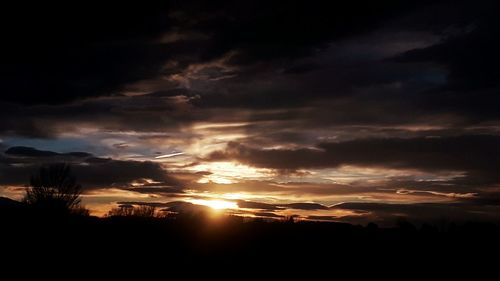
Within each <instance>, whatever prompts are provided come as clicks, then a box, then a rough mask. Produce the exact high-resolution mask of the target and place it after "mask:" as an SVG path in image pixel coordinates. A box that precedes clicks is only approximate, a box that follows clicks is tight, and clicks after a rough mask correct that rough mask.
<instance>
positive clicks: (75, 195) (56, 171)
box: [24, 163, 82, 211]
mask: <svg viewBox="0 0 500 281" xmlns="http://www.w3.org/2000/svg"><path fill="white" fill-rule="evenodd" d="M81 191H82V186H81V185H79V184H78V183H77V182H76V178H75V177H74V176H73V175H72V174H71V168H70V166H69V165H68V164H65V163H57V164H51V165H49V166H43V167H41V168H40V169H39V171H38V173H37V174H35V175H32V176H31V179H30V186H29V187H28V189H27V190H26V196H25V198H24V201H25V202H26V203H27V204H28V205H32V206H35V207H40V208H44V209H47V210H54V211H71V210H77V209H81V208H80V202H81V199H80V194H81Z"/></svg>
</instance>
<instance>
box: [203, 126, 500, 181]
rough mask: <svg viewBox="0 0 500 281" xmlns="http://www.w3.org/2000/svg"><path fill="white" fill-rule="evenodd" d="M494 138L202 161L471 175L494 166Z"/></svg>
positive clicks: (344, 145) (234, 152)
mask: <svg viewBox="0 0 500 281" xmlns="http://www.w3.org/2000/svg"><path fill="white" fill-rule="evenodd" d="M499 144H500V137H499V136H496V135H464V136H452V137H427V138H407V139H403V138H386V139H357V140H351V141H345V142H336V143H333V142H332V143H320V144H318V145H317V146H316V147H314V148H298V149H260V148H254V147H250V146H247V145H242V144H239V143H234V142H233V143H229V144H228V146H227V148H226V149H225V150H222V151H216V152H213V153H211V154H210V155H209V156H208V157H207V159H206V160H207V161H222V160H236V161H239V162H241V163H244V164H247V165H250V166H255V167H261V168H272V169H281V170H296V169H308V168H315V169H321V168H329V167H340V166H342V165H354V166H364V167H384V168H392V169H417V170H425V171H442V170H450V171H453V170H455V171H466V172H469V173H470V174H471V175H473V174H475V173H477V174H478V175H479V174H484V173H486V174H487V173H491V175H490V179H493V178H495V179H496V178H497V177H495V176H494V175H495V174H494V173H495V170H496V167H497V166H499V164H500V163H498V159H500V158H499V157H500V150H499V147H500V146H499Z"/></svg>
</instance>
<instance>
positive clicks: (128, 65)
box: [0, 1, 169, 104]
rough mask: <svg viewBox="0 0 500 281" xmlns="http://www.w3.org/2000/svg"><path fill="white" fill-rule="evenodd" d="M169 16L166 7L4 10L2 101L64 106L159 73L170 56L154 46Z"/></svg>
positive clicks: (85, 5)
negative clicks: (75, 100) (62, 103)
mask: <svg viewBox="0 0 500 281" xmlns="http://www.w3.org/2000/svg"><path fill="white" fill-rule="evenodd" d="M167 13H168V5H166V4H149V5H142V6H141V5H136V4H127V3H120V4H115V5H114V4H111V3H108V4H103V3H100V4H99V5H95V4H93V3H92V2H86V1H77V2H72V3H68V4H61V3H58V4H49V3H43V4H33V3H31V4H30V5H26V4H24V3H23V4H20V3H9V4H6V5H5V6H4V7H3V9H2V17H1V18H2V20H1V26H2V34H3V42H4V44H3V45H2V55H1V60H2V66H1V68H0V72H1V73H2V75H1V78H0V79H1V80H0V84H1V86H0V87H1V88H0V89H1V91H2V98H1V100H3V101H12V102H18V103H23V104H36V103H61V102H65V101H69V100H73V99H76V98H85V97H91V96H98V95H109V94H111V93H113V91H115V90H117V89H118V88H119V87H121V86H123V85H124V84H125V83H129V82H133V81H137V80H141V79H146V78H150V77H154V76H156V75H158V74H159V72H160V69H161V67H162V65H163V63H164V62H165V60H166V58H167V57H168V55H169V51H168V49H167V48H165V46H164V45H161V44H154V40H155V39H157V38H158V37H159V36H160V35H161V34H163V33H164V32H166V30H168V26H169V24H168V17H167V16H166V15H167Z"/></svg>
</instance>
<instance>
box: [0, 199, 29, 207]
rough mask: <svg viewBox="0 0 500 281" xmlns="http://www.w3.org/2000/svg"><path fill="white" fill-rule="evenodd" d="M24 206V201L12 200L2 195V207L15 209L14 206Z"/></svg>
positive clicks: (0, 203) (0, 201)
mask: <svg viewBox="0 0 500 281" xmlns="http://www.w3.org/2000/svg"><path fill="white" fill-rule="evenodd" d="M22 206H23V203H21V202H19V201H16V200H12V199H10V198H7V197H0V209H14V208H21V207H22Z"/></svg>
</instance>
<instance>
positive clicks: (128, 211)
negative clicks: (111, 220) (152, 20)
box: [107, 205, 164, 218]
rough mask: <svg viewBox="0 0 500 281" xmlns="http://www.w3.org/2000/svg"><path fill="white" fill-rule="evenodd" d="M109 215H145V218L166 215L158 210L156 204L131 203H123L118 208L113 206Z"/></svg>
mask: <svg viewBox="0 0 500 281" xmlns="http://www.w3.org/2000/svg"><path fill="white" fill-rule="evenodd" d="M107 216H108V217H143V218H154V217H164V216H163V215H161V214H159V213H157V212H156V208H155V207H154V206H146V205H143V206H139V207H134V206H131V205H121V206H119V207H118V208H113V209H111V210H109V212H108V214H107Z"/></svg>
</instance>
